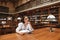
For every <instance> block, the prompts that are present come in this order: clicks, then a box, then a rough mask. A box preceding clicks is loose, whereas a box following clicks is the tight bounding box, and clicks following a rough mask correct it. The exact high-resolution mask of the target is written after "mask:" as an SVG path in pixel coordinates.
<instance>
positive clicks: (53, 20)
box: [47, 14, 56, 32]
mask: <svg viewBox="0 0 60 40" xmlns="http://www.w3.org/2000/svg"><path fill="white" fill-rule="evenodd" d="M47 19H48V21H49V22H50V24H51V25H52V22H55V21H56V17H55V16H54V15H52V14H50V15H49V16H48V17H47ZM50 32H53V30H52V27H50Z"/></svg>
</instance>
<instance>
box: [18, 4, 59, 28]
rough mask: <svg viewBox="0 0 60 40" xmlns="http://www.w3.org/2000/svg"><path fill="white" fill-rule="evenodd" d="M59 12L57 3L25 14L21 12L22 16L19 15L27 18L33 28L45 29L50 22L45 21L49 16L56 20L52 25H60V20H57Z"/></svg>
mask: <svg viewBox="0 0 60 40" xmlns="http://www.w3.org/2000/svg"><path fill="white" fill-rule="evenodd" d="M59 11H60V6H59V3H58V4H55V5H50V6H46V7H42V8H38V9H34V10H30V11H26V12H23V14H20V13H19V15H23V16H25V15H26V16H28V17H29V18H30V21H31V23H32V25H33V26H34V25H35V26H36V25H37V26H39V27H47V26H48V25H50V22H49V21H48V20H47V17H48V15H49V14H52V15H54V16H55V17H56V20H57V21H56V22H55V23H52V24H57V25H60V19H59V18H60V12H59ZM37 26H36V28H37Z"/></svg>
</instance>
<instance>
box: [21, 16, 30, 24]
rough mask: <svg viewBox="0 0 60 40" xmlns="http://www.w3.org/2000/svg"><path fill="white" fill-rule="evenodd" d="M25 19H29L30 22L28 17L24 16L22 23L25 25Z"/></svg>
mask: <svg viewBox="0 0 60 40" xmlns="http://www.w3.org/2000/svg"><path fill="white" fill-rule="evenodd" d="M25 19H28V21H29V18H28V17H27V16H24V17H23V18H22V20H21V21H22V22H23V23H24V20H25Z"/></svg>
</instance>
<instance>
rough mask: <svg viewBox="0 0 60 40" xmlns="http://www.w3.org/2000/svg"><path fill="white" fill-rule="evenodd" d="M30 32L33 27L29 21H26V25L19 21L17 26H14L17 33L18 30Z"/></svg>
mask: <svg viewBox="0 0 60 40" xmlns="http://www.w3.org/2000/svg"><path fill="white" fill-rule="evenodd" d="M22 31H23V32H25V31H26V32H32V31H33V28H32V27H31V25H30V23H28V24H27V25H26V27H25V26H24V24H23V23H22V22H21V23H19V24H18V27H17V28H16V32H17V33H19V32H22Z"/></svg>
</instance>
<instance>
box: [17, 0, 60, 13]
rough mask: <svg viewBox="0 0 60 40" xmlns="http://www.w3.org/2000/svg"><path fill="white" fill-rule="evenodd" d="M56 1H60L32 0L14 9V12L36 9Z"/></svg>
mask: <svg viewBox="0 0 60 40" xmlns="http://www.w3.org/2000/svg"><path fill="white" fill-rule="evenodd" d="M56 1H60V0H32V1H30V2H28V3H26V4H24V5H21V6H18V7H16V11H17V12H18V11H22V10H25V9H29V8H32V7H36V6H38V5H43V4H45V3H52V2H56Z"/></svg>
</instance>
